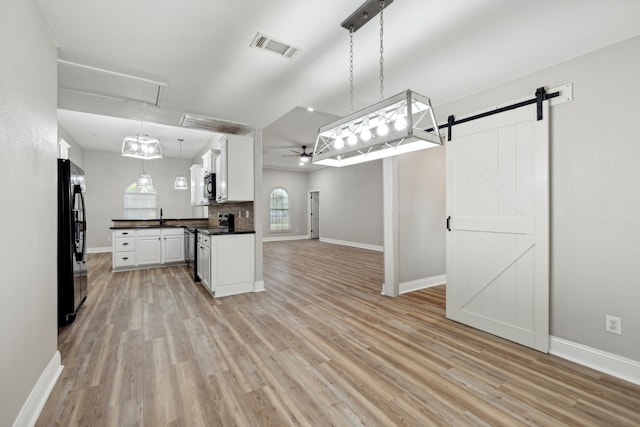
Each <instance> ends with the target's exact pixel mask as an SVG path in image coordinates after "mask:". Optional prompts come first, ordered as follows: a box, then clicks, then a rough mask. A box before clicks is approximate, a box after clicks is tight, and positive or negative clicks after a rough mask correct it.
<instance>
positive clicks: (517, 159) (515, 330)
mask: <svg viewBox="0 0 640 427" xmlns="http://www.w3.org/2000/svg"><path fill="white" fill-rule="evenodd" d="M548 116H549V114H548V102H547V101H545V102H544V103H543V119H542V120H537V115H536V105H535V104H533V105H530V106H527V107H521V108H518V109H515V110H511V111H507V112H505V113H500V114H496V115H493V116H489V117H486V118H482V119H478V120H474V121H471V122H467V123H464V124H460V125H456V126H455V127H454V128H453V135H452V136H453V138H452V140H451V141H449V142H448V143H447V144H446V166H447V172H446V176H447V181H446V187H447V191H446V201H447V228H448V230H449V231H448V233H447V262H446V263H447V308H446V313H447V318H449V319H452V320H455V321H458V322H461V323H464V324H467V325H469V326H472V327H475V328H478V329H481V330H483V331H486V332H489V333H492V334H495V335H498V336H500V337H503V338H506V339H509V340H511V341H515V342H517V343H520V344H523V345H526V346H529V347H532V348H535V349H537V350H540V351H543V352H548V349H549V152H548V151H549V131H548Z"/></svg>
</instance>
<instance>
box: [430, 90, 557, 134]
mask: <svg viewBox="0 0 640 427" xmlns="http://www.w3.org/2000/svg"><path fill="white" fill-rule="evenodd" d="M535 95H536V96H535V98H532V99H527V100H525V101H521V102H516V103H515V104H511V105H506V106H504V107H500V108H496V109H495V110H491V111H486V112H484V113H480V114H476V115H475V116H470V117H465V118H463V119H456V118H455V117H454V116H453V115H450V116H449V117H448V118H447V123H445V124H442V125H439V126H438V129H443V128H449V136H448V138H447V140H448V141H451V134H452V133H453V132H452V128H453V127H454V126H455V125H459V124H462V123H466V122H470V121H472V120H477V119H481V118H483V117H489V116H493V115H494V114H499V113H504V112H505V111H510V110H515V109H516V108H520V107H524V106H527V105H531V104H537V120H542V102H543V101H546V100H548V99H551V98H555V97H557V96H560V92H553V93H547V91H546V90H545V89H544V88H543V87H539V88H538V89H536V94H535ZM427 131H428V132H429V131H433V128H431V129H428V130H427Z"/></svg>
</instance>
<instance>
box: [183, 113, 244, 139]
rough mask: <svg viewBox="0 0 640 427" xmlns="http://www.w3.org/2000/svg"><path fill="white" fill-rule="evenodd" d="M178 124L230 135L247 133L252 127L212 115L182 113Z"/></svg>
mask: <svg viewBox="0 0 640 427" xmlns="http://www.w3.org/2000/svg"><path fill="white" fill-rule="evenodd" d="M180 126H182V127H184V128H191V129H201V130H208V131H210V132H217V133H226V134H230V135H242V136H244V135H248V134H250V133H251V132H252V131H253V128H252V127H250V126H249V125H247V124H245V123H236V122H229V121H227V120H221V119H216V118H213V117H206V116H199V115H197V114H191V113H184V114H182V118H181V119H180Z"/></svg>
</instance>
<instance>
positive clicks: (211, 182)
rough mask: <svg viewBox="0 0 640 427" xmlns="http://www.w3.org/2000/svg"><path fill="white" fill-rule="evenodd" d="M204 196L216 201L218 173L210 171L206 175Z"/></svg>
mask: <svg viewBox="0 0 640 427" xmlns="http://www.w3.org/2000/svg"><path fill="white" fill-rule="evenodd" d="M204 197H205V199H208V200H210V201H214V202H215V201H216V174H215V173H210V174H208V175H206V176H205V177H204Z"/></svg>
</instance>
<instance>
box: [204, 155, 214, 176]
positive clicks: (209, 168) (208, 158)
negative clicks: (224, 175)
mask: <svg viewBox="0 0 640 427" xmlns="http://www.w3.org/2000/svg"><path fill="white" fill-rule="evenodd" d="M212 172H215V169H214V163H213V151H211V150H207V151H206V152H205V153H204V154H203V155H202V176H203V177H204V176H205V175H209V174H210V173H212Z"/></svg>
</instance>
